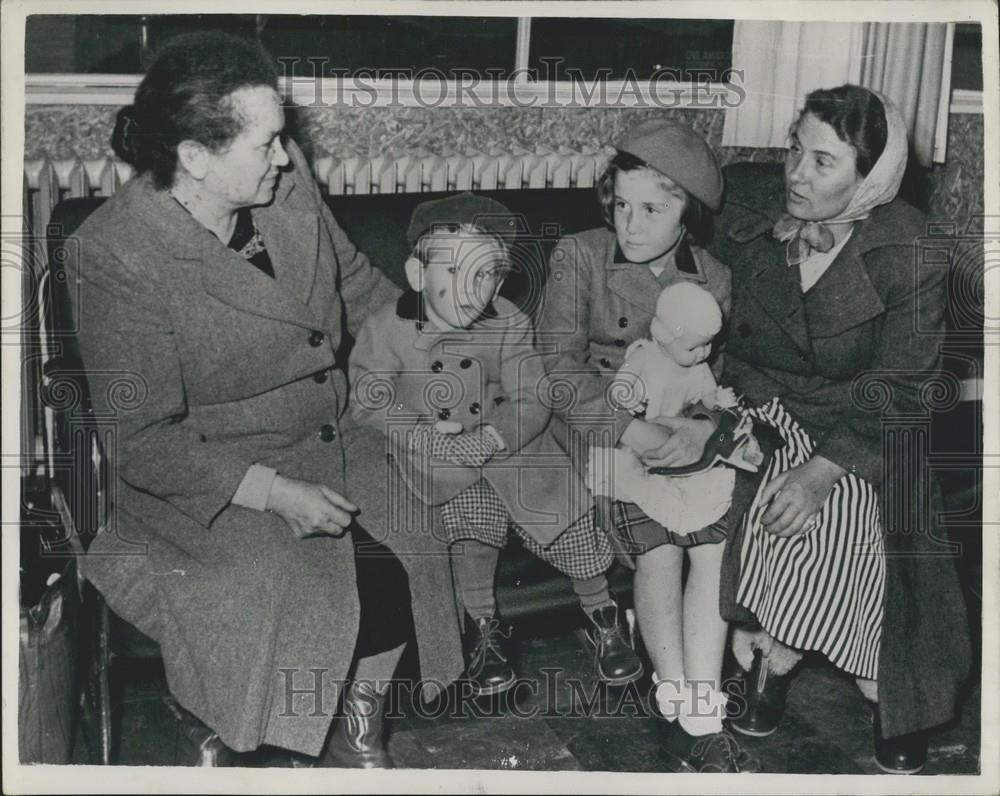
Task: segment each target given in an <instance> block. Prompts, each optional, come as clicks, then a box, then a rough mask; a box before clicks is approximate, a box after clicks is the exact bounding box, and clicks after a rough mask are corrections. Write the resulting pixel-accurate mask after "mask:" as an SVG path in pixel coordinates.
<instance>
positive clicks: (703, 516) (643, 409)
mask: <svg viewBox="0 0 1000 796" xmlns="http://www.w3.org/2000/svg"><path fill="white" fill-rule="evenodd" d="M721 328H722V311H721V310H720V308H719V305H718V303H716V301H715V298H714V297H713V296H712V294H711V293H709V292H708V291H707V290H705V289H704V288H702V287H699V286H698V285H696V284H694V283H693V282H678V283H675V284H673V285H669V286H668V287H666V288H664V289H663V291H662V292H661V293H660V296H659V298H658V299H657V302H656V315H655V317H654V318H653V320H652V321H651V323H650V329H649V332H650V339H641V340H636V341H635V342H634V343H632V345H631V346H630V347H629V349H628V351H627V352H626V355H625V362H624V364H623V365H622V367H621V368H620V369H619V370H618V375H617V376H616V378H615V382H614V384H613V386H612V391H611V394H612V398H613V400H614V402H615V404H616V405H617V406H618V407H619V408H621V409H625V410H627V411H629V412H632V413H633V414H636V415H641V414H642V415H644V417H645V419H646V420H647V421H651V422H654V423H655V422H656V420H657V418H658V417H677V416H679V415H680V414H681V413H682V412H683V411H684V410H685V409H686V408H687V407H689V406H691V405H694V404H699V403H700V404H703V405H704V406H705V407H707V408H709V409H713V408H719V409H724V408H728V407H732V406H735V405H736V397H735V395H734V394H733V391H732V390H731V389H729V388H721V387H719V385H718V384H717V383H716V381H715V377H714V376H713V375H712V370H711V368H710V367H709V366H708V363H707V362H706V360H707V359H708V356H709V354H710V353H711V349H712V340H713V338H714V337H715V336H716V335H717V334H718V333H719V330H720V329H721ZM641 455H642V451H636V450H633V449H631V448H629V447H627V446H625V445H622V444H619V445H618V446H617V447H615V448H613V449H608V448H600V447H596V446H595V447H593V448H591V451H590V462H589V467H588V473H587V475H588V482H589V483H588V486H590V488H591V489H592V491H593V492H594V494H597V495H610V496H612V497H614V498H616V499H617V500H622V501H626V502H629V503H635V504H636V505H638V506H639V507H640V508H641V509H642V510H643V511H644V512H645V513H646V514H647V515H648V516H649V517H651V518H652V519H654V520H656V521H657V522H658V523H660V524H661V525H663V526H664V527H666V528H668V529H669V530H671V531H673V532H674V533H680V534H687V533H691V532H693V531H697V530H699V529H701V528H705V527H707V526H709V525H711V524H712V523H713V522H715V521H716V520H718V519H720V518H721V517H722V516H723V515H724V514H725V513H726V511H727V510H728V509H729V506H730V503H731V501H732V494H733V484H734V483H735V473H734V471H733V469H732V468H729V467H722V466H716V467H711V468H709V469H706V470H702V471H699V472H695V473H692V474H690V475H684V476H677V475H654V474H650V473H648V472H647V471H646V467H645V465H644V464H643V462H642V460H641Z"/></svg>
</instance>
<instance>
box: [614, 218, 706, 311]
mask: <svg viewBox="0 0 1000 796" xmlns="http://www.w3.org/2000/svg"><path fill="white" fill-rule="evenodd" d="M605 262H606V263H607V286H608V290H610V291H611V292H612V293H615V294H616V295H618V296H620V297H621V298H623V299H624V300H625V301H627V302H629V303H630V304H633V305H635V306H637V307H641V308H642V309H643V310H645V311H647V312H649V313H651V314H655V312H656V299H657V298H658V297H659V295H660V291H661V290H662V289H663V284H664V283H665V282H664V281H663V280H668V281H669V282H676V281H679V280H681V279H688V280H691V281H693V282H698V283H699V284H704V283H706V282H708V277H707V276H706V275H705V271H704V268H703V267H702V264H701V262H700V260H699V255H698V253H697V250H696V249H694V248H693V247H692V246H691V245H690V244H689V243H688V241H687V239H684V240H682V241H681V242H680V244H679V245H678V249H677V255H676V257H675V259H674V262H673V263H672V264H671V265H668V266H667V267H666V269H665V270H664V272H663V274H661V276H660V278H657V277H656V276H655V275H654V274H653V272H652V271H651V270H650V269H649V268H648V267H647V266H646V265H644V264H642V263H633V262H629V261H628V260H627V259H626V258H625V255H624V254H622V251H621V249H620V248H619V246H618V241H617V239H616V238H615V235H614V234H613V233H611V234H609V236H608V251H607V252H606V258H605Z"/></svg>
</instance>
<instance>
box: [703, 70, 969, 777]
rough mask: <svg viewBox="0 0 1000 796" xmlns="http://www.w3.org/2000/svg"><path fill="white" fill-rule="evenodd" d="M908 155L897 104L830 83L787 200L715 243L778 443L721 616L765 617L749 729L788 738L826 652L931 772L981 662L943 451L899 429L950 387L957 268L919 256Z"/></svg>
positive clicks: (892, 762) (740, 536)
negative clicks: (891, 432)
mask: <svg viewBox="0 0 1000 796" xmlns="http://www.w3.org/2000/svg"><path fill="white" fill-rule="evenodd" d="M906 159H907V140H906V132H905V127H904V124H903V120H902V118H901V116H900V113H899V111H898V109H897V108H896V107H895V106H894V105H893V103H892V102H891V101H889V100H888V99H887V98H886V97H883V96H881V95H879V94H876V93H875V92H872V91H869V90H867V89H864V88H861V87H859V86H853V85H845V86H841V87H839V88H835V89H830V90H820V91H814V92H812V93H811V94H810V95H809V96H808V97H807V99H806V103H805V107H804V108H803V110H802V111H801V113H800V114H799V116H798V118H797V120H796V121H795V122H794V124H793V125H792V127H791V131H790V134H789V143H788V151H787V155H786V161H785V191H784V194H783V195H782V196H781V197H776V198H777V199H778V202H777V203H776V205H775V207H763V208H753V209H744V211H739V209H738V208H731V210H732V211H733V212H736V213H737V214H739V213H740V212H742V216H741V217H740V218H739V219H738V220H737V222H736V223H731V224H730V232H729V240H728V241H723V242H722V243H721V244H720V246H721V247H723V248H724V247H727V246H728V247H729V248H728V250H727V251H726V252H723V251H722V249H721V248H720V249H717V254H719V256H722V257H723V259H725V260H727V261H728V262H729V263H730V265H731V267H732V270H733V308H732V316H731V321H730V328H729V339H728V344H727V349H726V360H725V372H724V375H723V381H724V383H726V384H729V385H732V386H733V387H734V388H735V390H736V391H737V393H738V394H739V393H742V394H743V396H744V399H745V401H746V403H747V405H748V406H749V407H750V413H751V414H752V415H753V417H754V418H755V420H756V422H757V424H758V426H759V427H761V428H769V429H770V431H769V432H768V431H765V432H764V433H763V434H760V435H759V436H761V437H762V439H763V440H764V441H765V442H766V441H767V440H768V439H769V437H770V439H771V443H770V444H766V445H765V447H767V448H768V449H770V450H773V454H772V455H771V456H770V458H769V460H768V461H767V462H766V463H765V466H764V467H762V468H761V473H760V474H759V475H758V480H759V486H758V484H757V483H756V482H753V483H749V484H748V483H744V484H743V487H742V488H743V489H744V492H743V493H742V494H743V495H744V496H745V501H744V503H743V505H746V504H747V503H749V509H748V510H747V511H746V512H745V513H737V516H738V517H739V518H740V522H739V525H738V527H737V529H736V532H734V533H731V534H730V539H729V546H728V549H727V557H726V559H725V562H724V572H723V594H722V602H721V607H722V610H723V614H724V615H727V616H728V617H729V618H730V619H733V620H738V619H742V620H743V621H746V620H747V619H748V618H749V619H750V620H751V621H752V622H753V623H754V625H755V626H756V630H755V631H754V632H751V631H749V630H743V631H739V630H738V631H737V632H736V633H735V634H734V652H735V654H736V658H737V660H738V661H739V663H740V664H741V666H742V668H743V669H744V670H748V671H746V673H745V675H744V693H743V695H742V704H737V705H736V710H734V711H733V712H736V713H739V715H737V716H736V717H735V718H734V719H733V721H732V725H733V727H734V728H735V729H737V730H739V731H741V732H743V733H746V734H750V735H759V736H760V735H768V734H770V733H771V732H773V731H774V730H775V729H776V727H777V725H778V721H779V720H780V717H781V712H782V709H783V706H784V700H785V694H786V692H787V689H788V685H789V682H790V679H791V677H792V674H793V670H794V668H795V666H796V664H797V663H798V661H799V659H801V657H802V653H803V652H804V651H806V650H812V651H817V652H819V653H821V654H823V655H824V656H826V657H827V658H828V659H829V660H830V661H831V662H832V663H833V664H834V665H836V666H837V667H838V668H840V669H842V670H844V671H846V672H848V673H849V674H851V675H853V676H854V677H855V678H856V679H857V682H858V685H859V687H860V688H861V690H862V692H863V693H864V695H865V697H867V698H868V700H870V701H871V703H872V708H873V711H874V727H875V738H874V742H875V752H876V761H877V762H878V764H879V766H880V767H881V768H883V769H884V770H887V771H891V772H894V773H910V772H913V771H917V770H919V769H920V768H921V767H922V766H923V764H924V761H925V759H926V749H927V747H926V735H925V734H924V731H925V730H926V729H928V728H930V727H933V726H935V725H938V724H941V723H943V722H946V721H948V720H949V719H950V718H951V717H952V715H953V711H954V706H955V701H956V695H957V691H958V688H959V686H960V684H961V682H962V680H963V678H964V676H965V674H966V672H967V669H968V664H969V642H968V638H967V635H968V629H967V623H966V617H965V608H964V604H963V602H962V598H961V593H960V591H959V585H958V580H957V573H956V570H955V563H954V559H953V557H951V556H950V555H949V554H948V553H947V550H946V548H945V547H944V546H943V545H942V544H941V542H940V541H939V540H938V539H937V538H936V537H940V536H941V532H940V531H939V530H938V529H937V527H936V523H937V517H938V515H939V513H940V511H941V504H940V496H939V492H938V491H937V489H936V488H933V487H932V482H931V480H930V479H929V477H928V475H929V474H928V473H927V471H926V469H925V468H926V461H924V460H922V459H921V457H919V456H916V457H911V458H913V459H914V461H910V460H901V459H900V457H898V456H896V455H894V454H893V453H892V449H891V448H890V446H888V445H886V444H885V442H884V440H883V433H884V432H883V429H884V427H885V422H886V420H898V419H899V418H903V417H906V416H914V415H917V416H924V415H926V414H927V412H928V409H927V408H926V405H925V404H924V403H923V401H924V399H925V395H926V393H925V392H923V391H924V390H926V389H927V388H928V387H933V385H935V383H937V384H938V385H940V382H939V381H938V382H936V380H937V379H938V378H939V375H938V374H939V367H940V363H939V352H938V344H939V342H940V340H941V333H942V332H943V330H944V323H945V309H946V273H945V270H944V269H941V268H928V267H926V266H923V267H921V264H920V261H919V258H918V256H917V254H916V249H915V243H916V242H917V240H918V238H919V237H920V236H921V235H923V234H924V233H925V224H924V219H923V216H922V215H921V214H920V213H919V212H918V211H917V210H915V209H914V208H912V207H910V206H909V205H907V204H906V203H905V202H904V201H903V200H901V199H900V198H898V196H897V193H898V191H899V186H900V182H901V180H902V177H903V172H904V169H905V167H906ZM734 239H735V240H736V242H737V245H733V240H734ZM925 485H926V488H925ZM740 488H741V487H739V486H738V487H737V489H738V490H739V489H740ZM922 496H924V497H923V498H922ZM922 500H923V501H924V502H921V501H922ZM739 502H740V499H739V498H738V497H734V504H739Z"/></svg>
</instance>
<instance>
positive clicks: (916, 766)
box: [869, 702, 927, 774]
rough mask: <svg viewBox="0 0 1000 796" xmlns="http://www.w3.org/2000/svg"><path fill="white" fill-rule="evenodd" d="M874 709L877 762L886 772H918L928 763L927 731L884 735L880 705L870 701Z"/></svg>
mask: <svg viewBox="0 0 1000 796" xmlns="http://www.w3.org/2000/svg"><path fill="white" fill-rule="evenodd" d="M869 704H870V705H871V709H872V717H873V721H872V732H873V734H874V737H875V764H876V765H877V766H878V767H879V768H881V769H882V770H883V771H884V772H885V773H886V774H916V773H917V772H919V771H920V770H921V769H922V768H923V767H924V766H925V765H926V763H927V733H925V732H912V733H910V734H909V735H896V736H893V737H892V738H883V737H882V722H881V721H879V717H878V705H877V704H876V703H874V702H871V703H869Z"/></svg>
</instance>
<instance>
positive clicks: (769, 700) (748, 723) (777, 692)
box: [729, 649, 796, 737]
mask: <svg viewBox="0 0 1000 796" xmlns="http://www.w3.org/2000/svg"><path fill="white" fill-rule="evenodd" d="M795 668H796V667H793V668H792V670H791V671H789V672H787V673H786V674H774V673H773V672H769V671H768V669H767V658H765V657H764V656H763V654H762V653H761V651H760V650H759V649H758V650H754V653H753V665H752V666H751V667H750V671H749V672H744V673H743V703H744V705H745V707H744V709H743V712H742V713H741V714H740V715H738V716H733V717H731V718H730V719H729V725H730V726H731V727H732V728H733V729H734V730H736V731H737V732H741V733H743V734H744V735H753V736H756V737H763V736H765V735H770V734H771V733H773V732H774V731H775V730H776V729H778V724H780V723H781V717H782V715H783V714H784V712H785V699H786V698H787V696H788V687H789V686H790V685H791V683H792V679H793V677H794V676H795ZM733 704H738V701H737V700H730V705H733Z"/></svg>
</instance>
